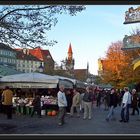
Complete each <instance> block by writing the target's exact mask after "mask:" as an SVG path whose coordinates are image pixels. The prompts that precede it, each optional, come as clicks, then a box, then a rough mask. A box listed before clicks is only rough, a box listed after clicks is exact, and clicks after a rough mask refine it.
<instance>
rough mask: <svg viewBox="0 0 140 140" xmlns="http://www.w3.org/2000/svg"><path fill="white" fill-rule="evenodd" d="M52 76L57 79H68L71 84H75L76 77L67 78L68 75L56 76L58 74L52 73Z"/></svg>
mask: <svg viewBox="0 0 140 140" xmlns="http://www.w3.org/2000/svg"><path fill="white" fill-rule="evenodd" d="M53 77H55V78H58V79H61V80H69V81H71V82H72V83H73V84H76V79H72V78H68V77H63V76H58V75H54V76H53Z"/></svg>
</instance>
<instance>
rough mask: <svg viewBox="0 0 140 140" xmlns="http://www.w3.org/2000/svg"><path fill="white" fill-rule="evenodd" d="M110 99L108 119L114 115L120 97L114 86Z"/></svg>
mask: <svg viewBox="0 0 140 140" xmlns="http://www.w3.org/2000/svg"><path fill="white" fill-rule="evenodd" d="M109 97H110V100H109V107H110V109H109V113H108V115H107V118H106V121H109V120H110V118H111V117H112V118H113V116H114V108H115V107H117V102H118V98H117V94H116V92H115V89H114V88H112V89H111V92H110V95H109Z"/></svg>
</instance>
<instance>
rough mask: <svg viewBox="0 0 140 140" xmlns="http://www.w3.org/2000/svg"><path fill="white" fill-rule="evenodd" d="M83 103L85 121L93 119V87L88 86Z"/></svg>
mask: <svg viewBox="0 0 140 140" xmlns="http://www.w3.org/2000/svg"><path fill="white" fill-rule="evenodd" d="M83 101H84V117H83V119H84V120H85V119H87V118H88V119H89V120H90V119H91V114H92V101H93V92H92V87H90V86H88V87H87V88H86V92H85V94H84V96H83Z"/></svg>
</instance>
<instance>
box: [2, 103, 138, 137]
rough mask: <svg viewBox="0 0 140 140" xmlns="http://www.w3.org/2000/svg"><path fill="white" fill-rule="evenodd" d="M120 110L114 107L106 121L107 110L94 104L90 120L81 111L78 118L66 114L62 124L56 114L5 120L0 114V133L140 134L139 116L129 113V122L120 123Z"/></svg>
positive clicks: (15, 117)
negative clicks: (113, 112) (112, 113)
mask: <svg viewBox="0 0 140 140" xmlns="http://www.w3.org/2000/svg"><path fill="white" fill-rule="evenodd" d="M120 110H121V108H120V107H117V108H116V112H115V116H116V120H110V121H109V122H106V120H105V118H106V116H107V113H108V111H105V110H104V108H103V107H101V108H97V107H95V105H94V107H93V118H92V119H91V120H83V114H82V113H81V117H80V118H76V117H73V118H70V116H69V115H67V116H66V124H64V125H63V126H58V125H57V116H55V117H51V116H43V117H42V118H38V117H37V116H34V117H33V118H31V117H30V116H27V115H26V116H17V115H13V119H12V120H7V119H6V116H5V115H4V114H0V134H53V135H54V134H73V135H74V134H140V116H139V115H137V114H136V115H135V116H132V115H130V122H129V123H120V122H119V120H120ZM130 112H131V110H130Z"/></svg>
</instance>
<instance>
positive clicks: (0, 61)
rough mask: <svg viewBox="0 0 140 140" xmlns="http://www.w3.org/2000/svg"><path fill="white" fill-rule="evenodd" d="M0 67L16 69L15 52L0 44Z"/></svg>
mask: <svg viewBox="0 0 140 140" xmlns="http://www.w3.org/2000/svg"><path fill="white" fill-rule="evenodd" d="M0 65H3V66H8V67H9V68H12V69H16V52H15V50H14V49H12V48H11V47H9V46H8V45H5V44H3V43H0Z"/></svg>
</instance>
